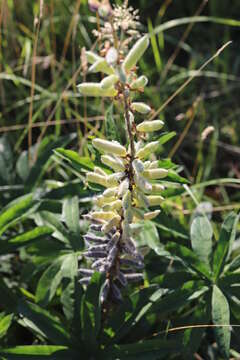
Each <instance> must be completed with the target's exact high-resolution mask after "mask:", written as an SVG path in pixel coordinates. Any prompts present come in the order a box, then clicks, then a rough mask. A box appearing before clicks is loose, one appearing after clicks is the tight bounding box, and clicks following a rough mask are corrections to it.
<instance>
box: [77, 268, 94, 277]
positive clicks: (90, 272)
mask: <svg viewBox="0 0 240 360" xmlns="http://www.w3.org/2000/svg"><path fill="white" fill-rule="evenodd" d="M78 272H79V273H80V274H82V275H87V276H92V274H93V273H94V271H93V270H91V269H83V268H80V269H78Z"/></svg>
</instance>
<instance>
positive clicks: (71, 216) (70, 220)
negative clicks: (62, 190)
mask: <svg viewBox="0 0 240 360" xmlns="http://www.w3.org/2000/svg"><path fill="white" fill-rule="evenodd" d="M63 218H64V220H65V223H66V224H67V226H68V228H69V229H70V230H71V231H72V233H73V234H74V235H76V236H78V237H79V236H80V226H79V205H78V197H77V196H74V197H72V198H68V199H66V200H65V201H64V203H63Z"/></svg>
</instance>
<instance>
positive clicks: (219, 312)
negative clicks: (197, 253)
mask: <svg viewBox="0 0 240 360" xmlns="http://www.w3.org/2000/svg"><path fill="white" fill-rule="evenodd" d="M212 320H213V324H214V325H218V326H217V327H215V328H214V331H215V336H216V341H217V344H218V346H219V350H220V352H221V353H222V355H223V357H224V358H225V359H229V348H230V339H231V333H230V326H228V325H230V311H229V305H228V302H227V299H226V297H225V296H224V295H223V293H222V291H221V290H220V289H219V288H218V287H217V286H216V285H214V286H213V293H212ZM221 325H225V326H221Z"/></svg>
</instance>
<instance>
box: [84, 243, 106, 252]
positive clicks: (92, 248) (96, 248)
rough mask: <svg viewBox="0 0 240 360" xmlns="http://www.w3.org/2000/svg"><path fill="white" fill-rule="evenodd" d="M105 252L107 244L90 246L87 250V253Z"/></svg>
mask: <svg viewBox="0 0 240 360" xmlns="http://www.w3.org/2000/svg"><path fill="white" fill-rule="evenodd" d="M106 250H107V244H99V245H94V246H90V247H89V248H88V251H90V252H93V251H106Z"/></svg>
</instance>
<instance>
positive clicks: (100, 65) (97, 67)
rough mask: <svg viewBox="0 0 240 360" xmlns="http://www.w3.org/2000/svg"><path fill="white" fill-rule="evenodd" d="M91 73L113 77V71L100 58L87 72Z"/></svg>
mask: <svg viewBox="0 0 240 360" xmlns="http://www.w3.org/2000/svg"><path fill="white" fill-rule="evenodd" d="M88 71H89V72H91V73H97V72H102V73H104V74H108V75H114V73H115V71H114V69H113V68H112V67H111V66H109V65H108V63H107V62H106V60H105V59H103V58H101V59H99V60H97V61H96V62H95V63H94V64H93V65H92V66H91V67H90V68H89V70H88Z"/></svg>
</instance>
